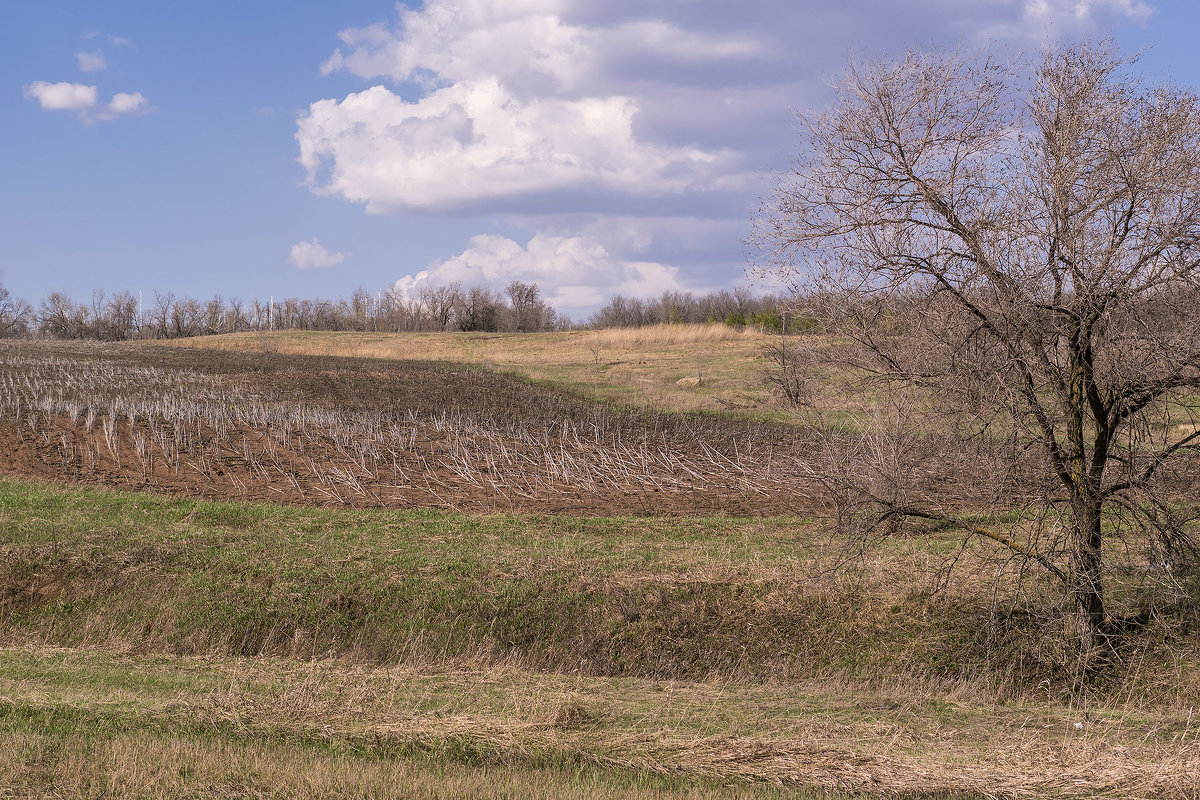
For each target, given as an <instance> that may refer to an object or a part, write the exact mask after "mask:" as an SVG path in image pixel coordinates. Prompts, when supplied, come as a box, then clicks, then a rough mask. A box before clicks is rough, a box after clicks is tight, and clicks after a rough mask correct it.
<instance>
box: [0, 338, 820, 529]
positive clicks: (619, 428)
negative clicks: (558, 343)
mask: <svg viewBox="0 0 1200 800" xmlns="http://www.w3.org/2000/svg"><path fill="white" fill-rule="evenodd" d="M0 382H3V383H0V385H3V384H4V383H6V384H7V385H8V389H9V391H8V392H7V397H5V398H4V399H3V400H0V471H3V472H6V473H9V474H13V475H20V476H28V477H36V478H39V479H43V480H51V481H57V482H68V483H75V484H82V485H95V486H113V487H120V488H129V489H140V490H149V491H155V492H164V493H170V494H181V495H185V496H193V497H198V498H206V499H214V500H224V499H248V500H255V501H266V502H276V503H285V504H309V505H320V506H334V507H344V506H351V507H387V508H426V507H428V508H446V509H457V510H464V511H479V512H493V511H522V512H534V513H567V514H578V515H660V514H665V515H694V514H702V515H712V514H729V515H776V514H794V513H804V512H806V511H809V510H811V509H812V508H813V507H814V500H813V492H812V490H811V487H809V486H808V485H807V484H806V483H805V482H804V480H803V479H802V478H801V477H800V471H799V468H798V464H799V459H800V458H801V457H802V456H803V454H804V451H805V442H804V435H803V432H802V431H800V430H798V429H796V428H792V427H789V426H787V425H782V424H776V423H765V422H760V421H751V420H744V419H738V418H736V417H732V416H727V415H719V414H668V413H655V412H646V411H639V410H630V409H622V408H617V407H614V406H611V405H606V404H603V403H597V402H594V401H588V400H584V399H582V398H579V397H575V396H572V395H571V394H569V393H567V392H563V391H559V390H555V389H552V388H547V387H544V386H539V385H535V384H532V383H530V382H528V381H525V380H523V379H521V378H518V377H515V376H510V375H506V374H501V373H497V372H492V371H488V370H485V369H481V368H478V367H469V366H460V365H453V364H444V363H442V364H435V363H431V362H389V361H379V360H370V359H351V358H332V357H312V356H291V355H280V354H275V353H263V354H248V353H231V352H217V351H201V350H195V349H187V350H185V349H167V348H161V347H154V348H150V347H145V346H139V345H124V346H113V345H110V346H89V345H81V344H62V343H19V344H9V345H6V347H5V349H4V350H3V351H0ZM31 409H33V410H32V411H31ZM251 411H252V412H253V413H250V412H251ZM88 414H92V415H93V416H94V420H93V421H92V422H90V423H89V422H88V421H86V419H85V417H86V416H87V415H88ZM106 423H107V424H106ZM280 428H283V429H284V430H283V431H282V433H281V431H280ZM167 431H169V433H168V432H167ZM155 442H158V443H159V446H158V447H156V446H155V444H154V443H155Z"/></svg>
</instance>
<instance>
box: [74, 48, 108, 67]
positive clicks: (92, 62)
mask: <svg viewBox="0 0 1200 800" xmlns="http://www.w3.org/2000/svg"><path fill="white" fill-rule="evenodd" d="M75 63H77V64H78V65H79V71H80V72H102V71H103V70H106V69H108V61H106V60H105V58H104V53H101V52H98V51H97V52H90V53H76V54H75Z"/></svg>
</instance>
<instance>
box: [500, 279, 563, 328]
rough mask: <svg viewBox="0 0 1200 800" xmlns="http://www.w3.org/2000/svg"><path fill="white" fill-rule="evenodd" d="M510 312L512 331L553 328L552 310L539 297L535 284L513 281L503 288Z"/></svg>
mask: <svg viewBox="0 0 1200 800" xmlns="http://www.w3.org/2000/svg"><path fill="white" fill-rule="evenodd" d="M504 293H505V294H507V295H508V302H509V305H510V307H511V310H512V317H513V329H514V330H517V331H540V330H549V329H552V328H553V327H554V310H553V309H552V308H550V307H549V306H548V305H546V303H545V302H544V301H543V300H542V299H541V297H540V291H539V289H538V285H537V284H536V283H524V282H522V281H513V282H512V283H510V284H508V286H506V287H505V288H504Z"/></svg>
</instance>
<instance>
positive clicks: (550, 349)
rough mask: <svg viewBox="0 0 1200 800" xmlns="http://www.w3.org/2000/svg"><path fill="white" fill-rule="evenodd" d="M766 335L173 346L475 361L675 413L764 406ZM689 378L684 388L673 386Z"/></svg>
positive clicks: (242, 338)
mask: <svg viewBox="0 0 1200 800" xmlns="http://www.w3.org/2000/svg"><path fill="white" fill-rule="evenodd" d="M769 338H770V337H768V336H766V335H764V334H762V333H759V332H757V331H755V330H753V329H745V330H741V331H739V330H734V329H733V328H729V327H727V326H725V325H661V326H650V327H645V328H627V329H609V330H600V331H564V332H555V333H521V334H518V333H397V334H376V333H304V332H286V333H275V334H229V335H224V336H209V337H198V338H195V339H183V340H175V341H171V342H169V343H167V344H170V345H172V346H183V347H198V348H214V349H219V350H238V351H248V352H264V351H265V352H277V353H281V354H292V355H334V356H350V357H358V358H385V359H417V360H432V361H450V362H460V363H470V364H481V365H484V366H487V367H490V368H494V369H501V370H507V371H512V372H515V373H518V374H520V375H523V376H526V377H529V378H532V379H534V380H538V381H546V382H549V383H552V384H555V385H559V386H564V387H567V388H570V389H571V390H573V391H576V392H579V393H582V394H584V395H586V396H589V397H592V398H596V399H601V400H611V401H616V402H621V403H625V404H630V405H636V406H653V407H656V408H667V409H673V410H682V411H694V410H715V409H721V408H736V409H744V410H763V409H769V408H770V407H771V406H772V401H771V398H770V396H769V395H768V393H767V392H766V391H765V390H763V389H762V388H760V387H759V386H758V380H757V375H758V371H759V369H760V368H761V350H762V347H763V345H764V344H765V343H766V342H767V341H769ZM685 378H695V379H696V380H695V381H693V382H688V381H684V382H682V383H681V382H680V381H681V380H682V379H685Z"/></svg>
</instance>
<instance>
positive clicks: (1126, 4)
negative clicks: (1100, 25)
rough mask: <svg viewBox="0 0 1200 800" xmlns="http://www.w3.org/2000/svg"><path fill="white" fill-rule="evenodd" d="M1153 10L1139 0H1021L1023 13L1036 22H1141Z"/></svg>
mask: <svg viewBox="0 0 1200 800" xmlns="http://www.w3.org/2000/svg"><path fill="white" fill-rule="evenodd" d="M1155 13H1157V9H1155V8H1154V7H1153V6H1152V5H1150V4H1149V3H1145V2H1142V0H1025V8H1024V16H1025V18H1026V19H1027V20H1030V21H1034V22H1038V23H1055V22H1072V21H1073V22H1077V23H1090V22H1093V21H1094V20H1096V19H1097V18H1098V17H1116V18H1119V19H1126V20H1130V21H1133V22H1144V21H1145V20H1147V19H1149V18H1150V17H1152V16H1154V14H1155Z"/></svg>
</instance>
